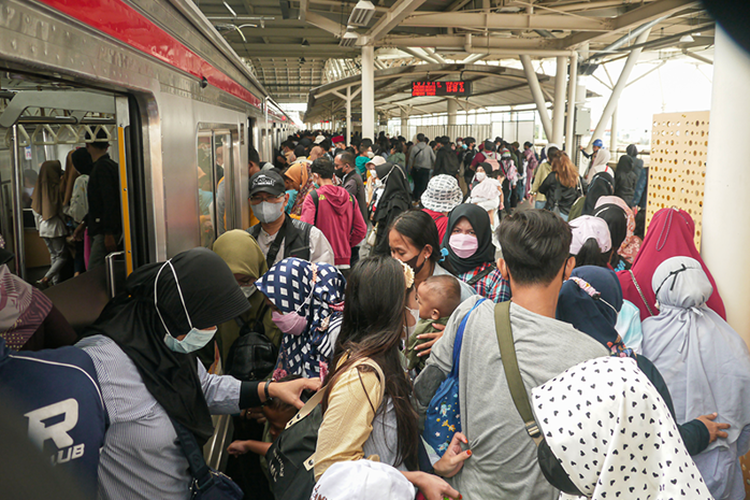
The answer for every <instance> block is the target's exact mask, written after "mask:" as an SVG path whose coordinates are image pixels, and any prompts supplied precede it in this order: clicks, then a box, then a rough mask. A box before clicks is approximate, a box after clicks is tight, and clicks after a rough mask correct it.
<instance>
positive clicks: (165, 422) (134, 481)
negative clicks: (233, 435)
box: [77, 335, 241, 500]
mask: <svg viewBox="0 0 750 500" xmlns="http://www.w3.org/2000/svg"><path fill="white" fill-rule="evenodd" d="M77 346H78V347H80V348H82V349H83V350H84V351H86V353H88V355H89V356H91V358H92V359H93V361H94V366H95V368H96V373H97V375H98V377H99V385H100V386H101V390H102V396H103V397H104V405H105V408H106V411H107V414H108V415H109V421H110V427H109V429H107V434H106V436H105V439H104V447H103V448H102V450H101V456H100V460H99V494H98V498H100V499H107V500H109V499H122V498H127V499H144V500H146V499H148V500H151V499H157V498H158V499H159V500H187V499H188V498H190V491H189V486H190V482H191V477H190V472H189V471H188V463H187V460H186V459H185V456H184V455H183V453H182V450H181V449H180V446H179V441H178V440H177V434H176V433H175V430H174V427H173V426H172V422H171V420H170V419H169V415H167V412H166V411H165V410H164V408H163V407H162V406H161V405H160V404H159V403H158V402H157V401H156V399H154V397H153V396H152V395H151V393H150V392H149V391H148V389H147V388H146V385H145V384H144V383H143V380H142V379H141V375H140V374H139V373H138V369H137V368H136V366H135V364H134V363H133V362H132V361H131V359H130V358H129V357H128V356H127V354H125V353H124V352H123V351H122V349H120V347H119V346H118V345H117V344H116V343H115V342H114V341H113V340H112V339H110V338H109V337H105V336H103V335H94V336H92V337H87V338H85V339H83V340H82V341H80V342H79V343H78V344H77ZM196 362H197V364H198V376H199V377H200V380H201V386H202V387H203V394H204V396H205V397H206V403H208V408H209V410H210V411H211V413H212V414H232V413H239V411H240V408H239V397H240V384H241V383H240V381H239V380H237V379H235V378H233V377H229V376H218V375H211V374H208V373H206V370H205V368H203V365H202V364H201V363H200V362H198V361H196Z"/></svg>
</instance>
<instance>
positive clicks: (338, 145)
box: [331, 135, 346, 158]
mask: <svg viewBox="0 0 750 500" xmlns="http://www.w3.org/2000/svg"><path fill="white" fill-rule="evenodd" d="M331 142H332V143H333V148H334V151H333V157H334V158H336V157H337V156H338V155H340V154H341V153H343V152H344V150H345V149H346V140H345V139H344V136H343V135H335V136H333V138H332V139H331Z"/></svg>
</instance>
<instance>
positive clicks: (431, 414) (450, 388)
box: [422, 299, 486, 457]
mask: <svg viewBox="0 0 750 500" xmlns="http://www.w3.org/2000/svg"><path fill="white" fill-rule="evenodd" d="M485 300H486V299H479V300H478V301H477V302H476V304H474V307H472V308H471V310H470V311H469V312H468V313H466V316H464V319H463V320H461V325H460V326H459V327H458V331H457V332H456V340H455V341H454V342H453V368H451V372H450V374H449V375H448V378H446V379H445V380H443V382H442V383H441V384H440V387H438V390H437V392H435V395H434V396H433V397H432V399H431V400H430V406H428V407H427V415H426V416H425V420H424V432H423V433H422V437H423V438H424V440H425V441H426V442H427V444H429V445H430V446H431V447H432V448H433V450H435V452H436V453H437V454H438V455H439V456H441V457H442V456H443V453H445V450H447V449H448V446H449V445H450V443H451V439H453V434H454V433H456V432H461V410H460V408H459V402H458V401H459V399H458V364H459V361H460V359H461V343H462V340H463V337H464V330H465V329H466V323H467V322H468V321H469V316H470V315H471V313H472V311H474V309H476V308H477V306H479V304H481V303H482V302H484V301H485Z"/></svg>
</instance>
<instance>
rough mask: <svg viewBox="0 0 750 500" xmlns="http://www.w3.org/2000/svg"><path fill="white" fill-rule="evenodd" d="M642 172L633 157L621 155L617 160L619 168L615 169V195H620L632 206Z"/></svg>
mask: <svg viewBox="0 0 750 500" xmlns="http://www.w3.org/2000/svg"><path fill="white" fill-rule="evenodd" d="M640 174H641V172H640V169H636V167H635V165H634V164H633V158H632V157H630V156H628V155H625V156H621V157H620V160H619V161H618V162H617V170H615V196H619V197H620V198H622V199H623V200H625V202H626V203H627V204H628V205H631V206H632V201H633V195H634V194H635V186H636V184H637V183H638V177H639V176H640Z"/></svg>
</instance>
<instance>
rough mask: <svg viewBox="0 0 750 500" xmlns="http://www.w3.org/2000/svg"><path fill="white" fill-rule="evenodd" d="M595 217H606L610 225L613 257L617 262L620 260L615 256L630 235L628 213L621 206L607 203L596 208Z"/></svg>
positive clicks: (605, 219)
mask: <svg viewBox="0 0 750 500" xmlns="http://www.w3.org/2000/svg"><path fill="white" fill-rule="evenodd" d="M594 217H599V218H600V219H604V221H605V222H606V223H607V226H609V235H610V237H611V238H612V257H613V259H614V261H615V262H618V261H619V259H618V258H615V256H616V255H617V251H618V250H619V248H620V245H622V242H623V241H625V237H627V235H628V215H627V214H626V213H625V210H623V209H622V207H621V206H619V205H615V204H614V203H607V204H605V205H602V206H600V207H599V208H597V209H596V213H594Z"/></svg>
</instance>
